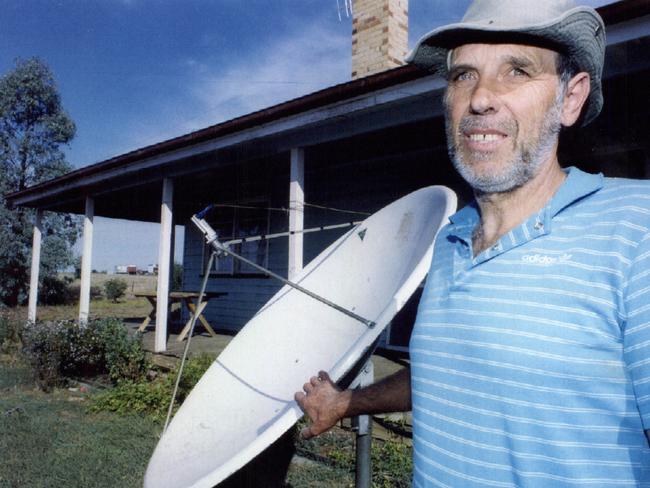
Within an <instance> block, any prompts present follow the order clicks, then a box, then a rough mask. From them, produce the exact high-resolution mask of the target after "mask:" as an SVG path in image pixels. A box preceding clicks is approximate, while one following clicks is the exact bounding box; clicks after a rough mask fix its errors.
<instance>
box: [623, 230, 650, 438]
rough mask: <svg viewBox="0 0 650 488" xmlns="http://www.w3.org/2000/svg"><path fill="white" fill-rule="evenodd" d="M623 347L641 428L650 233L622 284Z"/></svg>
mask: <svg viewBox="0 0 650 488" xmlns="http://www.w3.org/2000/svg"><path fill="white" fill-rule="evenodd" d="M623 293H624V296H623V300H624V306H625V311H624V314H625V316H624V318H625V329H624V340H623V347H624V349H623V351H624V356H625V362H626V365H627V368H628V372H629V374H630V377H631V379H632V383H633V386H634V392H635V395H636V401H637V405H638V408H639V412H640V413H641V418H642V420H643V426H644V429H645V430H649V429H650V233H648V234H646V235H645V237H644V238H643V240H642V241H641V242H640V243H639V246H638V247H637V252H636V257H635V258H634V259H633V261H632V263H631V264H630V268H629V274H628V277H627V283H626V286H625V288H624V291H623Z"/></svg>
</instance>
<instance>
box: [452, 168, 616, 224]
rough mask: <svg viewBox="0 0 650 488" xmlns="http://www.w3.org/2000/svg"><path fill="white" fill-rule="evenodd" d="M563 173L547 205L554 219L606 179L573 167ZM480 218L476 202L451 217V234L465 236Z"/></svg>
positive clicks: (601, 184) (594, 190)
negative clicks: (564, 175) (557, 187)
mask: <svg viewBox="0 0 650 488" xmlns="http://www.w3.org/2000/svg"><path fill="white" fill-rule="evenodd" d="M563 171H564V172H565V173H566V174H567V178H566V180H564V183H562V185H561V186H560V188H559V189H558V190H557V192H556V193H555V195H554V196H553V198H551V201H550V202H549V204H548V205H547V207H548V208H549V211H550V212H549V213H550V216H551V217H554V216H555V215H557V214H558V213H560V212H561V211H562V210H563V209H565V208H566V207H568V206H570V205H571V204H572V203H574V202H575V201H577V200H580V199H581V198H584V197H586V196H587V195H590V194H591V193H594V192H596V191H598V190H600V189H601V188H602V187H603V181H604V177H603V175H602V173H600V174H590V173H585V172H584V171H581V170H579V169H578V168H576V167H573V166H571V167H569V168H566V169H563ZM480 216H481V214H480V212H479V208H478V204H477V203H476V200H474V201H472V203H470V204H469V205H466V206H465V207H463V208H462V209H460V210H459V211H458V212H456V213H455V214H454V215H452V216H451V217H449V221H450V222H451V223H452V226H451V229H450V231H451V233H452V234H456V235H459V234H460V235H462V234H465V233H464V232H462V231H463V230H464V229H465V228H467V227H469V228H470V229H473V228H474V227H475V226H476V224H477V223H478V221H479V220H480Z"/></svg>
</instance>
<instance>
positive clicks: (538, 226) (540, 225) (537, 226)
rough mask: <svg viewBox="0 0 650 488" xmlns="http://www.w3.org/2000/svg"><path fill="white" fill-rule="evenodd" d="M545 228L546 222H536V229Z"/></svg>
mask: <svg viewBox="0 0 650 488" xmlns="http://www.w3.org/2000/svg"><path fill="white" fill-rule="evenodd" d="M543 228H544V222H540V221H539V220H538V221H537V222H535V230H542V229H543Z"/></svg>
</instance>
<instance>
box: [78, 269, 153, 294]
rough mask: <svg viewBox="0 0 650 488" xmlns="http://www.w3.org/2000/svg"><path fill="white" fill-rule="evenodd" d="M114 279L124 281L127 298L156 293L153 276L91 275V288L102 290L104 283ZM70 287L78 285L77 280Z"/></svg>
mask: <svg viewBox="0 0 650 488" xmlns="http://www.w3.org/2000/svg"><path fill="white" fill-rule="evenodd" d="M114 278H117V279H120V280H124V281H126V282H127V284H128V285H129V287H128V288H127V289H126V293H127V298H133V294H134V293H141V292H144V291H156V284H157V280H158V277H157V276H155V275H128V274H106V273H93V274H92V276H91V278H90V283H91V286H99V287H100V288H101V289H102V290H103V289H104V283H106V282H107V281H108V280H111V279H114ZM72 285H73V286H74V285H79V280H75V281H74V282H73V283H72Z"/></svg>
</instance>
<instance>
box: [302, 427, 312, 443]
mask: <svg viewBox="0 0 650 488" xmlns="http://www.w3.org/2000/svg"><path fill="white" fill-rule="evenodd" d="M300 437H301V438H303V439H305V440H306V439H311V438H312V437H314V434H313V433H312V431H311V427H305V428H304V429H302V430H301V431H300Z"/></svg>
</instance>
